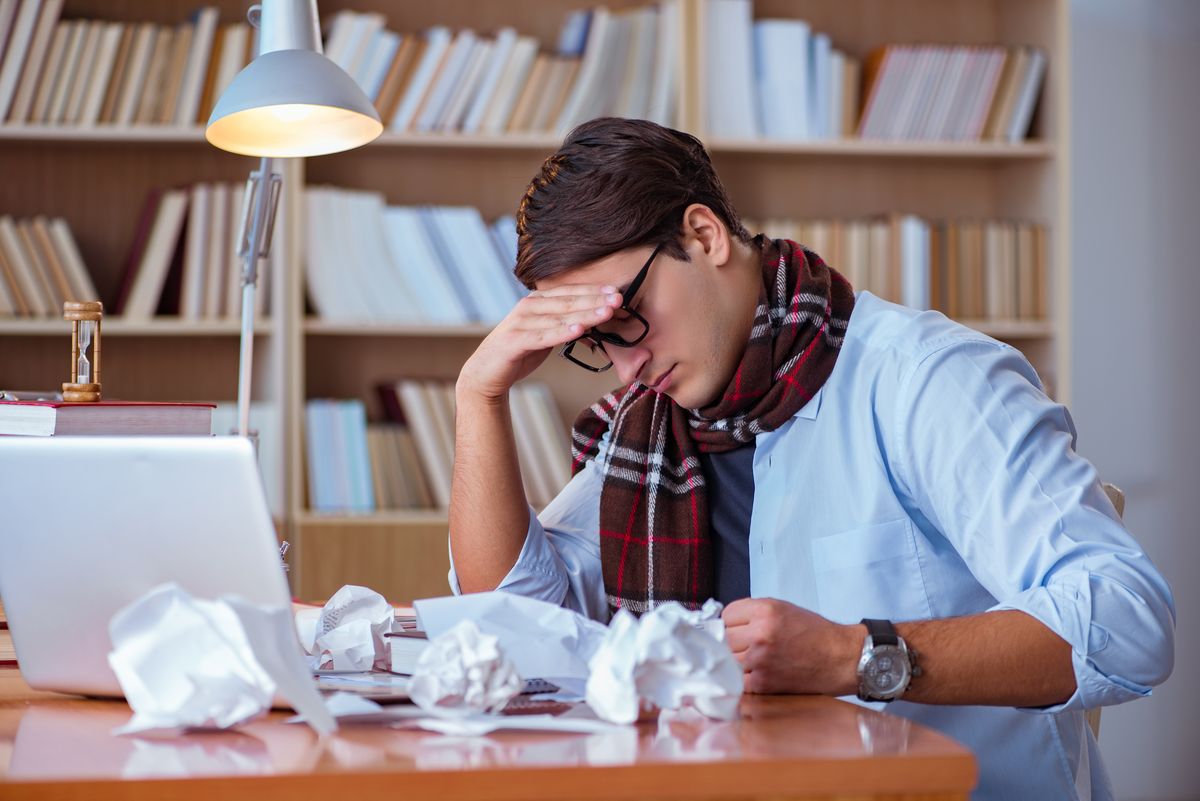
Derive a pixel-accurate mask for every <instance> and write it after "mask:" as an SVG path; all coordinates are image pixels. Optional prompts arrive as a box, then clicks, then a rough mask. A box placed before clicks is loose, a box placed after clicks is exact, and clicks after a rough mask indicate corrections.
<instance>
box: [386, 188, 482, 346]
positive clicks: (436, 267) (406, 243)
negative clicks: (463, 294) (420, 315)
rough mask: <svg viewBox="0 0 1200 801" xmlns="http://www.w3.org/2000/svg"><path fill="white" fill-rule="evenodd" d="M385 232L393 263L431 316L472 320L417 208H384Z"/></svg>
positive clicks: (442, 320)
mask: <svg viewBox="0 0 1200 801" xmlns="http://www.w3.org/2000/svg"><path fill="white" fill-rule="evenodd" d="M383 233H384V237H385V239H386V242H387V247H388V253H389V255H390V257H391V261H392V263H393V264H395V265H396V267H397V269H399V270H400V271H401V272H402V273H403V274H404V276H405V280H406V281H407V283H408V284H409V286H411V287H413V292H414V297H415V298H417V299H418V301H419V303H420V304H421V308H422V311H423V312H424V314H425V316H426V317H427V318H428V320H429V321H430V322H433V323H440V324H445V325H464V324H466V323H467V322H469V321H470V316H469V315H468V313H467V310H466V308H465V307H464V306H463V305H462V302H461V301H460V300H459V297H458V293H457V292H456V291H455V288H454V285H453V284H452V282H451V279H450V276H449V275H448V274H447V272H446V269H445V267H443V266H442V261H441V257H440V256H439V255H438V253H437V251H436V250H434V248H433V245H432V243H431V242H430V241H429V237H428V236H427V234H426V231H425V226H424V225H422V223H421V219H420V215H419V212H418V210H417V209H415V208H412V207H408V206H389V207H388V208H386V209H384V212H383Z"/></svg>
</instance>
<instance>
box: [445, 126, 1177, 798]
mask: <svg viewBox="0 0 1200 801" xmlns="http://www.w3.org/2000/svg"><path fill="white" fill-rule="evenodd" d="M796 191H797V192H806V191H818V189H817V188H816V187H805V186H797V187H796ZM518 230H519V234H520V240H519V242H520V245H519V253H518V258H517V268H516V272H517V276H518V277H519V278H520V279H521V280H522V281H523V282H524V283H525V284H526V285H527V286H529V287H530V288H531V289H532V290H534V291H533V292H531V293H530V295H529V296H528V297H527V298H525V299H523V300H522V301H521V302H520V303H519V304H518V305H517V307H516V308H515V309H514V310H513V311H512V313H511V314H510V315H509V316H508V317H507V318H506V319H505V320H504V321H503V322H502V323H501V324H500V325H499V326H497V327H496V329H495V330H494V331H493V332H492V333H491V334H490V335H489V336H488V337H487V338H486V339H485V340H484V342H483V343H482V344H481V345H480V347H479V349H478V350H477V351H476V352H475V354H474V355H473V356H472V357H471V358H470V359H469V360H468V361H467V363H466V365H465V366H464V367H463V370H462V373H461V374H460V376H459V379H458V385H457V398H458V415H457V418H458V419H457V435H456V437H457V438H456V454H455V455H456V458H455V466H454V485H453V498H452V505H451V509H450V545H451V556H452V559H453V569H452V571H451V576H450V580H451V584H452V586H453V587H454V589H455V591H456V592H474V591H481V590H491V589H495V588H499V589H502V590H507V591H511V592H516V593H521V594H524V595H530V596H534V597H538V598H542V599H544V600H547V601H550V602H552V603H556V604H562V605H564V606H567V607H570V608H572V609H576V610H579V611H580V612H583V613H584V614H587V615H590V616H591V617H594V618H597V619H600V620H606V619H607V618H608V616H609V614H610V613H611V611H612V610H613V609H615V608H617V607H624V608H627V609H630V610H632V611H634V612H641V611H644V610H646V609H650V608H652V607H653V606H655V605H656V604H659V603H662V602H664V601H668V600H676V601H680V602H682V603H685V604H687V605H689V606H697V605H699V604H701V603H702V602H703V601H704V600H705V599H707V598H709V597H710V596H711V597H716V598H717V599H719V600H721V601H723V602H725V603H726V604H727V605H726V607H725V612H724V619H725V623H726V626H727V632H728V639H729V643H730V647H731V648H732V649H733V652H734V654H735V655H736V657H737V658H738V660H739V661H740V662H741V664H742V665H743V667H744V669H745V671H746V675H745V679H746V689H747V690H748V691H750V692H782V693H825V694H828V695H835V696H845V695H858V696H859V698H861V699H863V700H864V701H866V702H871V701H878V702H893V703H891V704H890V706H888V707H887V709H888V711H889V712H893V713H896V714H898V715H902V716H904V717H906V718H910V719H913V720H917V721H920V722H922V723H924V724H926V725H929V726H932V727H934V728H936V729H939V730H941V731H943V732H945V733H947V734H949V735H950V736H952V737H954V738H956V739H958V740H959V741H960V742H963V743H965V744H966V745H968V746H969V747H970V748H971V749H972V750H973V751H974V753H975V754H976V756H977V758H978V760H979V764H980V784H979V790H978V792H977V797H978V798H997V799H998V798H1021V799H1035V798H1047V799H1050V798H1054V799H1061V798H1108V797H1110V796H1111V791H1110V788H1109V785H1108V781H1107V779H1106V777H1105V773H1104V770H1103V767H1102V766H1101V763H1100V755H1099V752H1098V750H1097V747H1096V742H1095V739H1094V738H1093V737H1092V736H1091V734H1090V732H1089V730H1088V728H1087V727H1086V725H1085V722H1084V716H1083V710H1085V709H1088V708H1092V707H1096V706H1100V705H1105V704H1114V703H1120V702H1122V701H1126V700H1130V699H1133V698H1138V697H1141V696H1144V695H1148V694H1149V693H1150V688H1151V686H1152V685H1155V684H1158V683H1160V682H1162V681H1163V680H1165V679H1166V677H1167V675H1168V674H1169V673H1170V671H1171V667H1172V662H1173V636H1174V635H1173V630H1174V614H1175V612H1174V604H1173V600H1172V598H1171V595H1170V590H1169V588H1168V587H1167V585H1166V583H1165V582H1164V580H1163V579H1162V577H1161V576H1160V575H1159V573H1158V572H1157V570H1156V569H1155V568H1154V566H1153V565H1152V564H1151V563H1150V560H1149V559H1148V558H1147V557H1146V555H1145V554H1144V553H1143V552H1142V551H1141V549H1140V548H1139V547H1138V545H1137V543H1136V542H1135V541H1134V540H1133V538H1132V537H1131V536H1130V535H1129V534H1128V533H1127V532H1126V531H1125V529H1124V528H1123V527H1122V525H1121V523H1120V521H1119V519H1118V517H1117V515H1116V512H1115V511H1114V509H1113V507H1112V505H1111V504H1110V503H1109V501H1108V499H1107V498H1106V496H1105V494H1104V492H1103V490H1102V488H1101V485H1100V483H1099V481H1098V480H1097V476H1096V471H1095V469H1094V468H1093V467H1092V466H1091V465H1090V464H1088V463H1087V462H1086V461H1084V460H1083V459H1081V458H1080V457H1079V456H1077V455H1076V454H1075V452H1074V450H1073V445H1074V439H1075V431H1074V428H1073V426H1072V423H1071V420H1070V417H1069V415H1068V414H1067V411H1066V409H1065V408H1063V407H1062V406H1061V405H1058V404H1056V403H1054V402H1053V401H1051V400H1049V399H1048V398H1047V397H1046V396H1045V395H1044V394H1043V392H1042V390H1041V386H1040V383H1039V380H1038V378H1037V375H1036V374H1035V373H1034V371H1033V369H1032V368H1031V367H1030V365H1029V364H1028V362H1027V361H1026V360H1025V359H1024V358H1023V357H1022V356H1021V354H1020V353H1019V352H1017V351H1016V350H1014V349H1013V348H1011V347H1009V346H1007V345H1005V344H1003V343H1000V342H997V341H995V340H992V339H990V338H988V337H986V336H983V335H982V334H979V333H977V332H975V331H972V330H970V329H967V328H964V327H962V326H960V325H957V324H956V323H954V322H952V321H950V320H948V319H946V318H945V317H944V316H943V315H941V314H938V313H936V312H918V311H913V310H911V309H906V308H904V307H901V306H897V305H894V304H891V303H887V302H884V301H882V300H880V299H879V298H876V297H874V296H872V295H871V294H869V293H866V292H862V293H859V294H858V295H857V296H855V295H854V294H853V292H852V291H851V288H850V286H849V285H848V284H847V282H846V281H845V279H843V278H842V277H841V276H840V275H839V274H838V273H837V272H835V271H834V270H832V269H830V268H829V267H827V266H826V265H825V264H824V263H823V262H822V261H821V259H820V257H819V256H817V255H816V254H813V253H811V252H809V251H806V250H805V249H803V248H802V247H800V246H798V245H795V244H794V243H791V242H786V241H771V240H767V239H765V238H763V237H756V238H751V236H750V235H749V233H748V232H747V231H746V230H745V228H744V227H743V225H742V224H741V222H740V220H739V218H738V215H737V213H736V211H735V210H734V209H733V207H732V205H731V204H730V202H729V200H728V198H727V196H726V193H725V191H724V189H723V188H722V186H721V184H720V182H719V181H718V179H717V176H716V174H715V173H714V171H713V169H712V165H711V163H710V161H709V159H708V155H707V154H706V152H705V151H704V148H703V146H702V145H701V143H700V142H699V141H697V140H696V139H695V138H693V137H691V136H689V135H687V134H683V133H680V132H678V131H673V130H670V129H666V128H662V127H660V126H657V125H654V124H652V123H648V122H643V121H636V120H617V119H601V120H594V121H592V122H589V123H586V124H584V125H582V126H580V127H579V128H577V129H576V130H575V131H574V132H572V133H571V135H570V136H568V138H567V139H566V141H565V142H564V143H563V146H562V148H561V149H560V150H559V152H558V153H556V154H555V155H554V156H552V157H551V158H549V159H547V161H546V162H545V164H544V165H543V167H542V170H541V172H540V174H539V175H538V176H536V177H535V178H534V180H533V182H532V183H531V184H530V186H529V189H528V191H527V192H526V194H525V198H524V199H523V201H522V203H521V209H520V215H519V218H518ZM564 346H567V347H565V348H564ZM560 348H561V349H563V350H562V352H563V354H564V355H565V356H567V357H568V358H570V359H571V360H572V361H576V362H577V363H579V364H580V366H581V369H584V368H587V369H597V368H603V367H605V366H606V365H608V364H609V363H610V362H611V365H612V367H614V368H615V369H616V372H617V375H618V376H619V378H620V381H621V383H622V384H623V385H625V386H624V387H623V388H622V389H621V390H618V391H616V392H614V393H612V394H610V395H608V396H606V397H605V398H603V399H601V400H600V401H599V402H597V403H596V404H595V405H594V406H593V407H592V408H591V409H589V410H588V411H586V412H584V413H583V415H582V416H581V417H580V418H579V420H578V421H577V422H576V425H575V431H574V446H575V469H576V474H575V476H574V478H573V479H572V481H571V483H570V484H569V485H568V486H567V487H566V489H564V490H563V492H562V493H561V494H560V495H559V496H558V498H557V499H555V501H554V502H553V503H552V504H550V506H548V507H547V508H546V510H545V511H544V512H543V513H542V514H541V516H540V519H539V518H538V517H537V516H535V515H534V514H532V512H531V510H530V508H529V506H528V505H527V503H526V502H525V499H524V493H523V490H522V486H521V479H520V471H519V469H518V465H517V454H516V449H515V447H514V442H513V432H512V428H511V426H510V422H509V411H508V405H507V404H508V400H507V399H508V391H509V389H510V388H511V387H512V385H513V384H514V383H515V382H516V381H518V380H520V379H522V378H524V377H526V376H527V375H529V374H530V373H531V372H532V371H533V370H534V369H535V368H536V367H537V366H538V365H539V364H541V363H542V362H543V360H545V359H546V358H547V357H548V356H549V355H550V354H551V352H552V351H553V350H555V349H560ZM889 621H897V622H895V623H892V622H889ZM899 621H904V622H899Z"/></svg>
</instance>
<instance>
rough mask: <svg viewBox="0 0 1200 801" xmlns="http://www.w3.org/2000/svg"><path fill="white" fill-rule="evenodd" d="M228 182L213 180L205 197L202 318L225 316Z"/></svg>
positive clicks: (228, 236) (213, 318)
mask: <svg viewBox="0 0 1200 801" xmlns="http://www.w3.org/2000/svg"><path fill="white" fill-rule="evenodd" d="M230 189H231V185H230V184H223V183H218V184H213V185H212V189H211V190H210V191H209V198H208V204H209V205H208V231H209V235H208V245H207V246H206V254H207V255H206V256H205V266H204V304H203V306H202V307H201V309H202V311H201V316H202V317H203V318H204V319H206V320H218V319H220V318H222V317H224V316H225V314H224V312H225V309H224V307H225V280H226V273H227V270H226V269H225V253H226V250H225V248H226V244H225V243H226V242H228V241H229V240H230V239H231V238H232V237H233V234H230V233H229V193H230Z"/></svg>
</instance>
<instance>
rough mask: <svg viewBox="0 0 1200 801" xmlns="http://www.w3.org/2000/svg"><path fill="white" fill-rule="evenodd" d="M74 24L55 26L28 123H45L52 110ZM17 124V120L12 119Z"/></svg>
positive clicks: (61, 23) (27, 117) (63, 23)
mask: <svg viewBox="0 0 1200 801" xmlns="http://www.w3.org/2000/svg"><path fill="white" fill-rule="evenodd" d="M71 29H72V24H71V23H69V22H60V23H58V25H56V26H54V36H53V37H52V38H51V40H50V49H49V52H48V53H47V54H46V63H45V65H44V66H43V68H42V74H41V76H39V79H38V87H37V92H36V96H35V97H34V100H33V104H32V106H31V107H30V109H29V113H28V115H27V116H26V120H25V121H26V122H31V123H39V122H45V120H46V111H47V109H49V108H50V98H51V97H53V96H54V86H55V83H57V78H58V73H59V70H60V69H62V62H63V59H64V58H65V57H66V49H67V39H68V38H69V36H70V34H71ZM10 121H11V122H15V121H16V120H15V119H10Z"/></svg>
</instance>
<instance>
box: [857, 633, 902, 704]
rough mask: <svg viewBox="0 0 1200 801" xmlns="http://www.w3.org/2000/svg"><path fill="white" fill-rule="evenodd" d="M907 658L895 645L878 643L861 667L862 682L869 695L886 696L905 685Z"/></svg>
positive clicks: (893, 693)
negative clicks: (869, 692)
mask: <svg viewBox="0 0 1200 801" xmlns="http://www.w3.org/2000/svg"><path fill="white" fill-rule="evenodd" d="M908 679H909V666H908V658H907V657H906V656H905V654H904V651H903V650H901V649H900V647H899V646H897V645H878V646H876V647H875V648H874V649H873V650H872V655H871V658H870V659H869V660H867V664H866V665H865V666H864V667H863V682H864V683H865V684H866V685H867V687H868V689H870V691H871V695H875V696H880V697H888V696H892V695H895V694H896V693H898V692H900V691H901V690H903V689H904V688H905V686H907V684H908Z"/></svg>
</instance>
